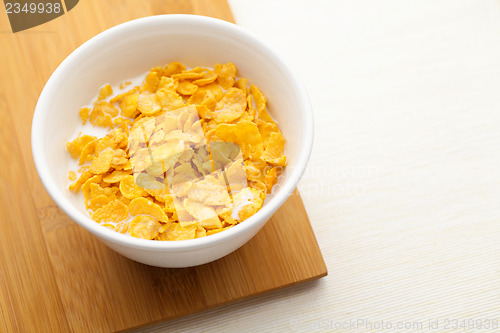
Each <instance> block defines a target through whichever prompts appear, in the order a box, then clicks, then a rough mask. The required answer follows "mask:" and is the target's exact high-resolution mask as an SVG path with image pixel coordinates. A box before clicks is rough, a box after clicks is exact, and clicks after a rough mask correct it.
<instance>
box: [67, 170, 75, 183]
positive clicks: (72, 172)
mask: <svg viewBox="0 0 500 333" xmlns="http://www.w3.org/2000/svg"><path fill="white" fill-rule="evenodd" d="M68 179H69V180H71V181H72V182H74V181H75V180H76V173H75V172H74V171H69V172H68Z"/></svg>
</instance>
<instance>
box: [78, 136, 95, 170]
mask: <svg viewBox="0 0 500 333" xmlns="http://www.w3.org/2000/svg"><path fill="white" fill-rule="evenodd" d="M96 145H97V140H92V141H90V142H89V143H87V144H86V145H85V147H84V148H83V150H82V152H81V153H80V157H79V158H78V164H79V165H82V164H84V163H87V162H92V160H93V159H94V152H95V147H96Z"/></svg>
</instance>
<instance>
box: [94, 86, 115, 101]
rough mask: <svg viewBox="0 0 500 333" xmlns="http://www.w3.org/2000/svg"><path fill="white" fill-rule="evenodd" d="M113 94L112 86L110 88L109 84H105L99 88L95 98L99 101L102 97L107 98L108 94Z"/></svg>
mask: <svg viewBox="0 0 500 333" xmlns="http://www.w3.org/2000/svg"><path fill="white" fill-rule="evenodd" d="M112 94H113V88H111V85H109V84H106V85H105V86H104V87H102V88H101V89H100V90H99V96H97V100H98V101H101V100H103V99H106V98H108V97H109V96H111V95H112Z"/></svg>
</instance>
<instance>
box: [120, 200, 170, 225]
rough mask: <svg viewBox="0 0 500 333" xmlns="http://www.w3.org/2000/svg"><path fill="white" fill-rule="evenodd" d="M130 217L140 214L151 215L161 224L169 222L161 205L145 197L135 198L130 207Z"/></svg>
mask: <svg viewBox="0 0 500 333" xmlns="http://www.w3.org/2000/svg"><path fill="white" fill-rule="evenodd" d="M129 209H130V215H132V216H135V215H139V214H144V215H150V216H153V217H154V218H156V219H157V220H158V221H161V222H168V216H167V214H165V212H164V211H163V210H162V209H161V207H160V205H158V204H156V203H154V202H152V201H151V200H148V199H146V198H144V197H139V198H135V199H134V200H132V201H131V202H130V205H129Z"/></svg>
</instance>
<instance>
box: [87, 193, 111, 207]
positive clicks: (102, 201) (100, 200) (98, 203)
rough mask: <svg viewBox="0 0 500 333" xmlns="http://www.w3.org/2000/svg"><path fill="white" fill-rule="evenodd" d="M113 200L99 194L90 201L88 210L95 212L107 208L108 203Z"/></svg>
mask: <svg viewBox="0 0 500 333" xmlns="http://www.w3.org/2000/svg"><path fill="white" fill-rule="evenodd" d="M111 200H112V199H111V198H110V197H108V196H106V195H104V194H99V195H98V196H96V197H95V198H92V199H90V200H89V205H88V208H89V209H91V210H94V211H95V210H97V209H99V208H101V207H102V206H105V205H107V204H108V203H110V202H111Z"/></svg>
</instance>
